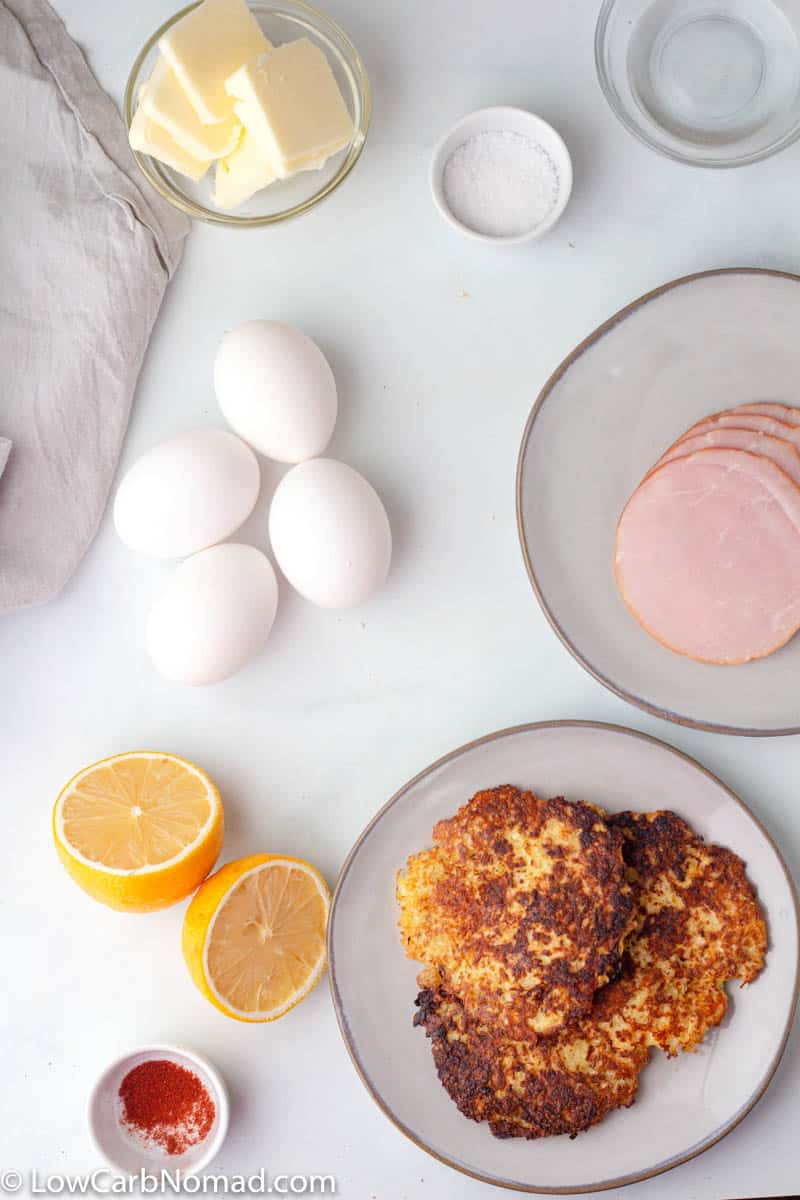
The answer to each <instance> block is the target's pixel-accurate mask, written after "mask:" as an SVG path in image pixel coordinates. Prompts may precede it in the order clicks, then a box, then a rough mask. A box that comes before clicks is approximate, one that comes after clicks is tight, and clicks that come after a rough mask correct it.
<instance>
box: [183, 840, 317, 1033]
mask: <svg viewBox="0 0 800 1200" xmlns="http://www.w3.org/2000/svg"><path fill="white" fill-rule="evenodd" d="M329 909H330V892H329V891H328V886H327V884H326V883H325V880H324V879H323V878H322V876H321V875H320V873H319V872H318V871H316V870H315V869H314V867H312V866H311V865H310V864H309V863H307V862H303V860H302V859H298V858H288V857H285V856H281V855H277V854H251V855H250V856H249V857H247V858H240V859H238V860H237V861H236V862H231V863H227V864H226V865H225V866H224V867H220V869H219V870H218V871H217V872H215V874H214V875H212V876H211V878H210V879H207V880H206V881H205V883H204V884H203V885H202V887H201V888H200V889H199V891H198V892H197V893H196V895H195V896H194V897H193V899H192V902H191V904H190V905H189V907H188V909H187V910H186V917H185V919H184V924H183V955H184V958H185V959H186V965H187V966H188V968H189V974H190V975H191V977H192V979H193V980H194V982H195V984H196V985H197V987H198V988H199V989H200V991H201V992H202V993H203V995H204V996H205V997H206V999H207V1000H209V1001H210V1002H211V1003H212V1004H213V1005H214V1006H215V1007H216V1008H218V1009H219V1010H220V1012H223V1013H225V1015H226V1016H228V1017H233V1018H234V1019H235V1020H237V1021H274V1020H276V1019H277V1018H278V1017H282V1016H283V1015H284V1013H287V1012H289V1010H290V1009H292V1008H294V1006H295V1005H296V1004H299V1003H300V1001H301V1000H302V999H303V998H304V997H305V996H307V995H308V994H309V992H310V991H311V990H312V989H313V988H314V987H315V986H316V984H317V983H319V980H320V978H321V977H322V973H323V971H324V969H325V962H326V951H325V932H326V928H327V923H328V911H329Z"/></svg>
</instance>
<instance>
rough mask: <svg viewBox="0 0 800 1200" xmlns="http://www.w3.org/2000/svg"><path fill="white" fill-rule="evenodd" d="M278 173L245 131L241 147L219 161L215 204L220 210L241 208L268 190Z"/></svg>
mask: <svg viewBox="0 0 800 1200" xmlns="http://www.w3.org/2000/svg"><path fill="white" fill-rule="evenodd" d="M274 179H275V172H274V171H273V169H272V166H271V165H270V163H269V160H268V159H267V158H266V157H265V156H264V152H263V151H262V149H261V147H260V146H259V145H258V143H257V142H256V141H255V139H254V138H253V137H251V135H250V134H249V133H248V132H247V131H246V130H245V131H244V132H243V133H242V136H241V138H240V139H239V145H238V146H237V147H236V149H235V150H234V151H233V153H232V154H229V155H228V157H227V158H219V159H217V169H216V172H215V179H214V197H213V198H214V203H215V204H216V206H217V208H238V207H239V205H240V204H244V202H245V200H249V199H250V197H251V196H253V195H255V193H256V192H260V191H261V189H262V188H265V187H268V186H269V185H270V184H271V183H272V182H273V181H274Z"/></svg>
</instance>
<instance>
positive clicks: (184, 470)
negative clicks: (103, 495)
mask: <svg viewBox="0 0 800 1200" xmlns="http://www.w3.org/2000/svg"><path fill="white" fill-rule="evenodd" d="M260 483H261V472H260V470H259V466H258V459H257V458H256V456H255V454H253V451H252V450H251V449H250V447H249V446H246V445H245V444H244V442H243V441H241V440H240V439H239V438H237V437H235V436H234V434H232V433H229V432H228V431H227V430H226V429H198V430H195V431H194V432H193V433H183V434H180V435H179V436H178V437H174V438H170V439H169V441H166V442H161V443H160V444H159V445H158V446H154V447H153V449H152V450H149V451H148V452H147V454H144V455H142V457H141V458H140V459H138V461H137V462H135V463H134V464H133V466H132V467H131V469H130V470H129V471H128V473H127V474H126V475H125V477H124V479H123V480H122V483H121V484H120V485H119V487H118V488H117V495H116V498H115V500H114V524H115V525H116V527H117V533H118V534H119V536H120V537H121V538H122V540H123V542H125V544H126V545H127V546H130V548H131V549H132V550H139V551H141V553H142V554H151V555H153V557H155V558H184V557H185V556H186V555H188V554H195V553H196V552H197V551H198V550H204V549H205V548H206V547H207V546H213V545H214V544H215V543H216V542H221V541H223V539H224V538H226V537H230V535H231V534H232V533H235V532H236V530H237V529H238V528H239V526H240V525H241V524H243V522H244V521H246V520H247V518H248V517H249V516H250V513H251V512H252V511H253V507H254V505H255V502H256V500H257V499H258V489H259V486H260Z"/></svg>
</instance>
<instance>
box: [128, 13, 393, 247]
mask: <svg viewBox="0 0 800 1200" xmlns="http://www.w3.org/2000/svg"><path fill="white" fill-rule="evenodd" d="M198 3H199V0H198ZM248 4H249V7H250V9H251V11H252V12H253V14H254V16H255V18H256V20H257V21H258V23H259V25H260V26H261V28H262V29H263V30H264V33H265V34H266V36H267V37H268V38H269V40H270V41H271V42H272V43H273V44H274V45H280V44H281V43H283V42H289V41H293V40H295V39H296V38H300V37H307V38H308V39H309V40H310V41H312V42H314V44H315V45H317V46H319V47H320V48H321V49H322V50H323V51H324V53H325V54H326V56H327V58H328V61H329V62H330V64H331V69H332V70H333V73H334V76H335V77H336V81H337V83H338V84H339V87H340V88H341V91H342V95H343V96H344V99H345V102H346V103H347V106H348V108H349V109H350V112H351V115H352V117H353V129H354V133H353V140H352V141H351V142H350V145H349V146H348V147H347V148H346V149H345V150H341V151H340V152H339V153H338V154H335V155H333V157H332V158H329V159H328V161H327V162H326V163H325V165H324V166H323V167H322V168H321V169H320V170H319V171H301V172H300V173H299V174H297V175H295V176H293V177H292V178H291V179H283V180H277V181H276V182H275V183H273V184H271V185H270V187H268V188H264V190H263V191H260V192H257V193H256V194H255V196H253V197H252V199H250V200H248V201H247V203H245V204H243V205H241V207H239V208H237V209H236V210H235V211H233V212H227V211H224V210H222V209H219V208H216V207H215V206H214V204H213V202H212V200H211V193H212V185H213V178H214V165H213V163H212V165H211V167H210V168H209V171H208V172H207V174H206V175H205V177H204V178H203V179H201V180H199V181H198V182H197V183H194V182H193V181H192V180H191V179H187V178H186V177H185V176H183V175H180V174H178V172H177V171H173V170H172V169H171V168H170V167H167V166H165V165H164V164H163V163H161V162H159V161H158V160H157V159H155V158H151V157H150V156H149V155H147V154H138V153H135V152H134V157H135V159H136V161H137V163H138V164H139V166H140V167H141V169H142V171H143V173H144V174H145V175H146V177H147V179H148V180H149V182H150V183H151V184H152V185H153V187H154V188H155V189H156V191H158V192H160V193H161V195H162V196H163V197H164V198H165V200H168V201H169V202H170V204H173V205H174V206H175V207H176V208H179V209H180V210H181V212H185V213H186V214H187V215H188V216H190V217H196V218H198V219H199V220H201V221H210V222H212V223H214V224H217V225H234V226H239V227H241V228H245V229H246V228H252V227H254V226H259V225H272V224H274V223H275V222H276V221H285V220H287V219H288V218H289V217H296V216H297V215H298V214H299V213H303V212H306V211H307V210H308V209H309V208H313V206H314V205H315V204H319V202H320V200H323V199H324V198H325V197H326V196H329V195H330V194H331V192H333V191H335V190H336V188H337V187H338V186H339V184H340V183H341V182H342V181H343V180H344V179H346V178H347V176H348V175H349V174H350V172H351V171H352V169H353V167H354V166H355V165H356V163H357V162H358V159H359V157H360V155H361V151H362V150H363V149H364V142H365V141H366V137H367V130H368V128H369V119H370V113H371V110H372V98H371V94H370V87H369V80H368V78H367V72H366V70H365V68H364V64H363V62H362V61H361V57H360V55H359V53H358V51H357V50H356V48H355V46H354V45H353V43H352V42H351V41H350V39H349V38H348V36H347V34H346V33H345V32H344V31H343V30H342V29H340V28H339V26H338V25H337V24H336V23H335V22H334V21H331V20H330V18H329V17H326V16H325V15H324V14H323V13H321V12H318V11H317V9H315V8H312V7H311V5H310V4H305V3H304V2H303V0H284V2H283V3H281V4H269V3H266V2H265V0H248ZM196 7H197V3H194V4H189V5H187V6H186V8H182V9H181V10H180V12H176V13H175V14H174V16H172V17H170V19H169V20H168V21H165V22H164V24H163V25H162V26H161V27H160V28H159V29H157V30H156V31H155V33H154V34H153V35H152V37H150V38H148V40H147V42H146V44H145V45H144V46H143V47H142V50H141V51H140V52H139V54H138V55H137V57H136V61H135V63H134V64H133V67H132V69H131V73H130V75H129V77H128V83H127V87H126V88H125V98H124V100H123V114H124V117H125V122H126V124H127V126H128V128H130V124H131V121H132V119H133V113H134V110H135V108H136V98H137V96H138V94H139V88H140V87H141V85H142V84H143V83H144V82H146V80H147V79H149V77H150V73H151V71H152V70H153V67H154V66H155V63H156V60H157V58H158V54H159V50H158V40H159V38H160V37H161V36H162V34H163V33H164V32H165V31H166V30H167V29H169V28H170V26H172V25H174V24H175V22H176V21H179V20H180V18H181V17H182V16H184V15H185V14H186V13H187V12H190V11H191V10H192V9H193V8H196Z"/></svg>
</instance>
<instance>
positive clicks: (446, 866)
mask: <svg viewBox="0 0 800 1200" xmlns="http://www.w3.org/2000/svg"><path fill="white" fill-rule="evenodd" d="M433 841H434V846H433V848H432V849H430V850H423V851H421V852H420V853H419V854H415V855H412V856H411V858H410V859H409V860H408V863H407V865H406V868H405V871H404V872H401V873H400V874H399V875H398V882H397V896H398V902H399V905H400V929H401V934H402V939H403V943H404V946H405V950H406V953H407V955H408V956H409V958H415V959H417V960H418V961H420V962H423V963H425V964H427V967H428V970H426V971H425V972H423V973H422V975H421V978H420V986H422V987H424V986H425V985H426V984H427V983H428V982H430V981H431V979H432V978H434V977H435V976H436V974H437V973H438V978H439V979H440V980H441V982H442V983H443V985H444V986H445V987H446V988H447V989H448V990H449V991H450V992H451V993H452V994H454V995H457V996H458V997H459V999H460V1000H461V1001H462V1003H463V1004H464V1006H465V1008H466V1010H467V1012H468V1014H469V1015H470V1017H472V1018H474V1019H476V1020H482V1021H487V1022H492V1023H496V1024H498V1025H500V1026H502V1027H503V1028H505V1029H506V1030H507V1031H508V1032H509V1033H514V1034H516V1035H517V1036H524V1035H527V1034H528V1033H530V1032H535V1033H539V1034H549V1033H553V1032H554V1031H555V1030H557V1029H559V1028H560V1027H561V1026H562V1025H564V1024H565V1023H568V1022H569V1021H572V1020H574V1019H576V1018H577V1017H579V1016H580V1015H581V1014H583V1013H585V1012H587V1011H588V1010H589V1008H590V1007H591V1004H592V997H593V996H594V993H595V991H596V990H597V988H598V987H599V986H600V985H602V984H603V983H605V982H606V981H607V980H608V979H610V978H612V977H613V976H614V975H615V974H616V972H617V971H618V970H619V962H620V953H621V949H622V945H623V943H624V940H625V938H626V937H628V936H629V935H630V933H631V931H632V927H633V922H634V920H635V909H634V900H633V892H632V889H631V887H630V885H629V884H628V882H627V880H626V869H625V864H624V860H623V855H622V848H623V842H624V838H623V835H622V832H621V831H620V830H617V829H610V828H609V826H608V825H607V823H606V821H605V817H604V814H603V813H602V812H601V811H600V810H599V809H597V808H594V807H593V806H591V805H589V804H583V803H580V802H577V803H570V802H568V801H567V800H565V799H564V798H563V796H558V797H556V798H554V799H551V800H542V799H540V798H539V797H538V796H535V795H533V793H532V792H527V791H521V790H520V789H518V788H515V787H511V786H504V787H496V788H491V789H488V790H486V791H481V792H477V793H476V795H475V796H473V797H472V799H471V800H470V801H468V802H467V803H466V804H465V805H463V806H462V808H460V809H459V810H458V812H457V813H456V814H455V815H454V816H453V817H450V818H449V819H448V820H444V821H439V822H438V823H437V825H436V826H435V827H434V830H433ZM430 968H433V969H434V976H432V975H431V970H430Z"/></svg>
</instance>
